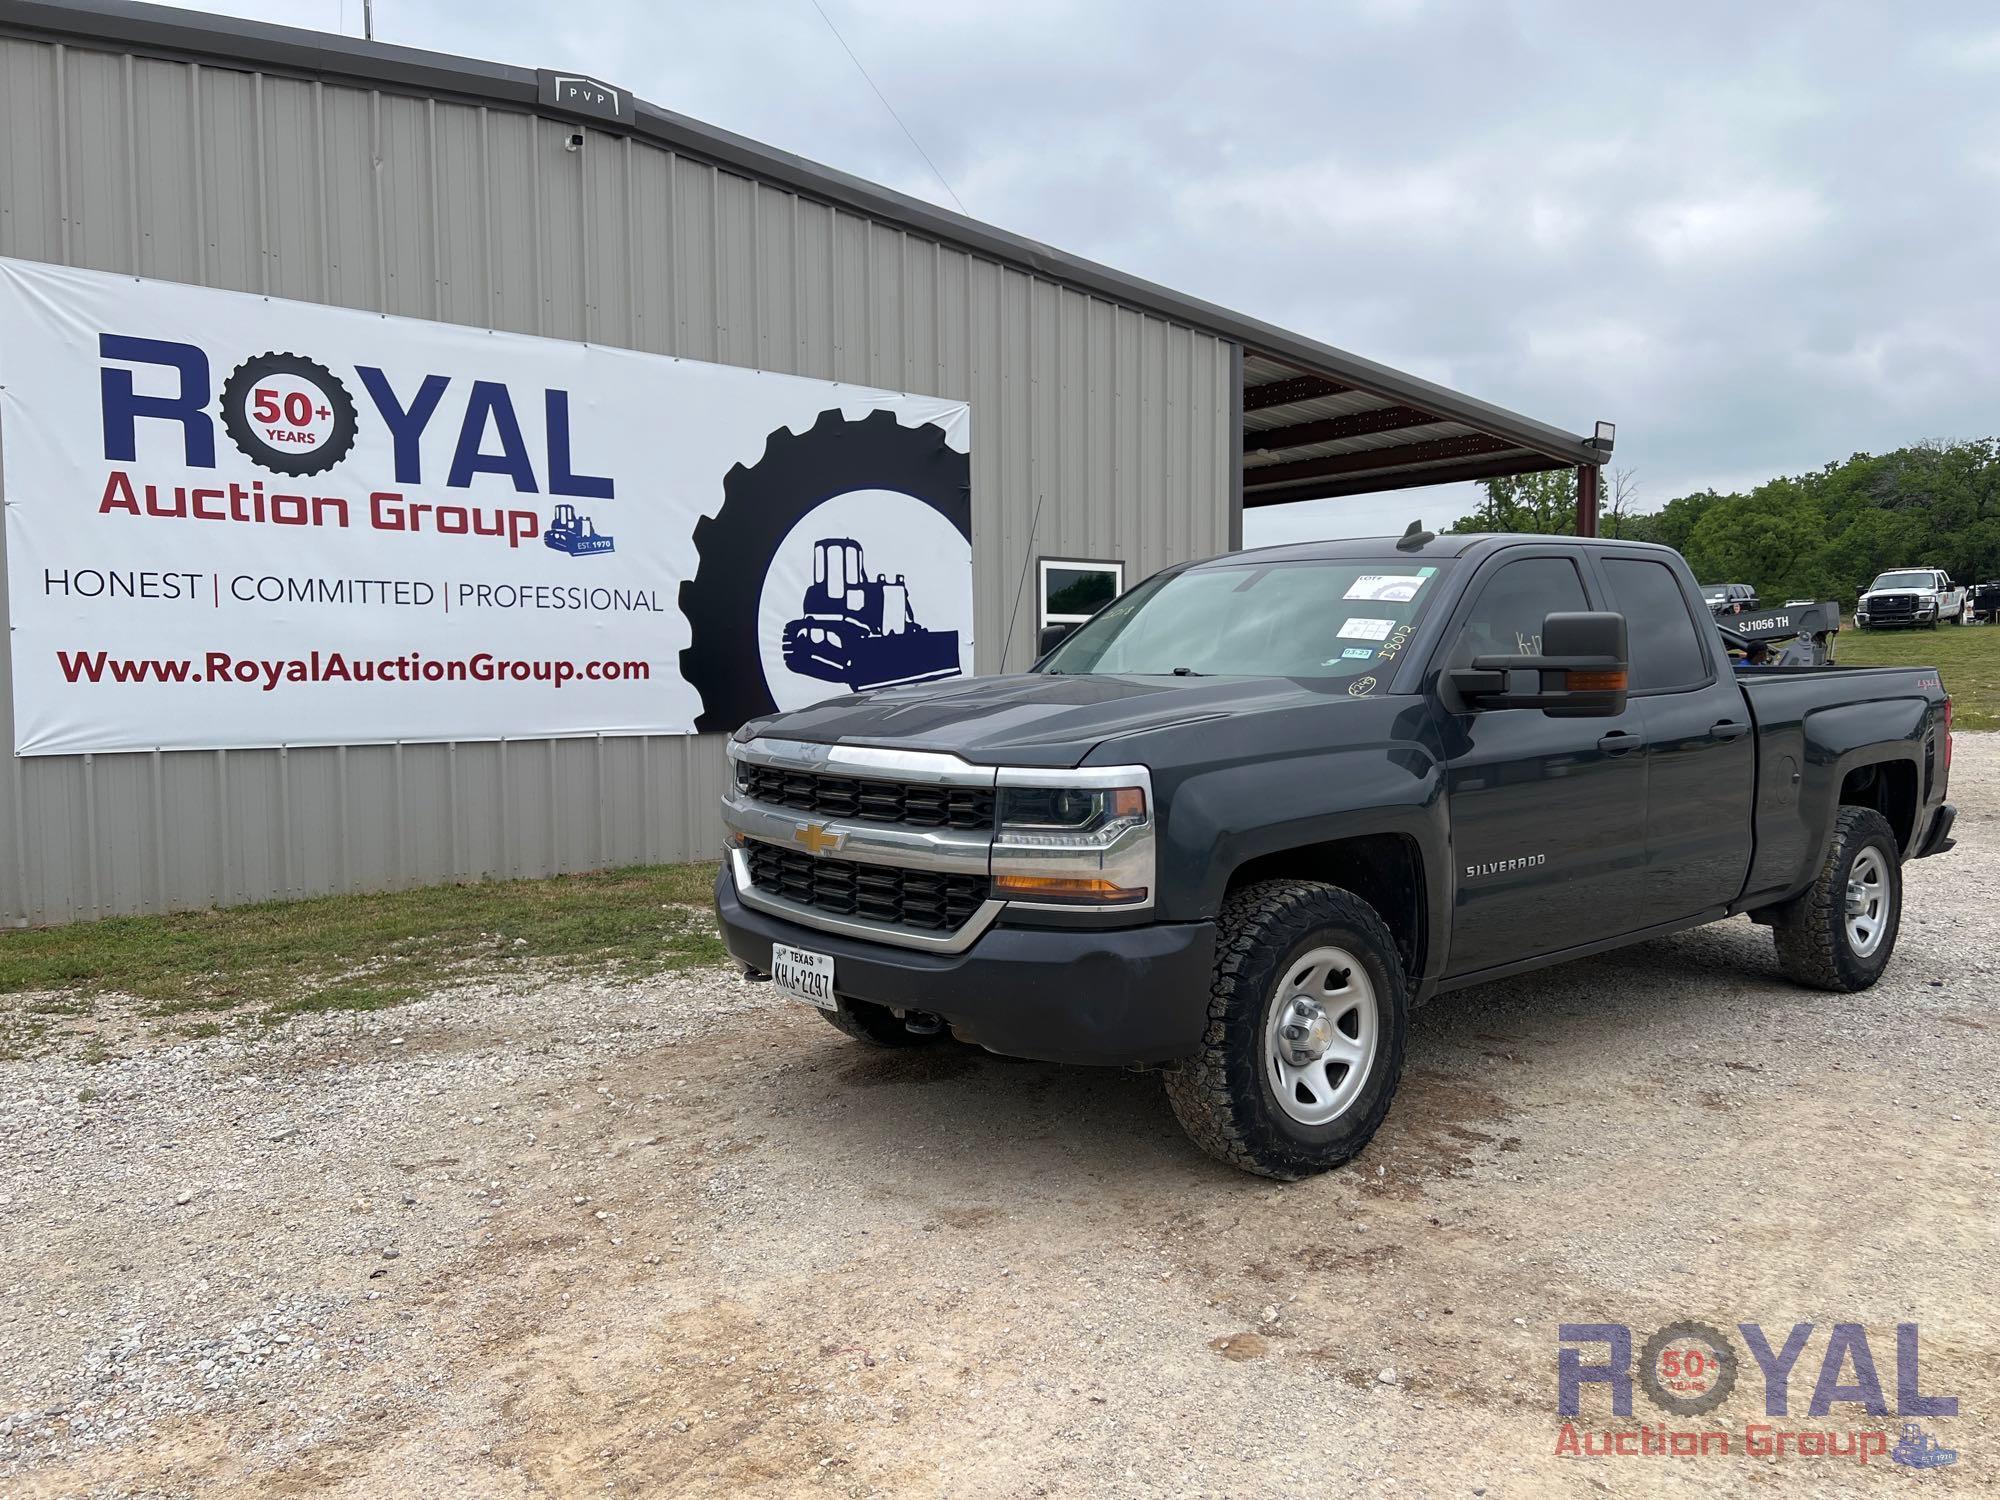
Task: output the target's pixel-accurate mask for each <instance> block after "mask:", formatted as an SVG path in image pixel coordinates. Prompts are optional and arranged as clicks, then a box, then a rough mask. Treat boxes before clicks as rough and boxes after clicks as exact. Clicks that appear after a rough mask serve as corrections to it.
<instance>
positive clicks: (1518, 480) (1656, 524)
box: [1452, 438, 2000, 605]
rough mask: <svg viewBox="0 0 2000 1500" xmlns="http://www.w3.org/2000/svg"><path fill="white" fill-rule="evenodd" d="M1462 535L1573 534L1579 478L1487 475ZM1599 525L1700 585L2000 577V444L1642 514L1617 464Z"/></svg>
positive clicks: (1935, 445) (1867, 461)
mask: <svg viewBox="0 0 2000 1500" xmlns="http://www.w3.org/2000/svg"><path fill="white" fill-rule="evenodd" d="M1482 484H1483V487H1484V489H1485V492H1486V496H1485V499H1484V500H1483V501H1482V502H1481V504H1480V506H1479V508H1478V509H1477V510H1475V511H1473V512H1472V514H1470V515H1468V516H1466V517H1465V518H1464V519H1463V520H1461V521H1459V522H1458V523H1457V524H1456V525H1455V526H1453V527H1452V530H1454V531H1461V532H1465V531H1525V532H1534V533H1539V534H1542V535H1570V534H1572V533H1574V532H1575V530H1576V473H1575V471H1574V470H1571V469H1556V470H1551V471H1549V472H1547V473H1542V474H1522V475H1516V476H1509V477H1506V478H1501V479H1488V480H1484V481H1482ZM1604 491H1605V492H1604V493H1603V494H1602V495H1601V497H1600V501H1599V516H1598V530H1599V532H1600V533H1601V534H1602V535H1604V536H1616V537H1623V538H1627V539H1630V540H1632V541H1640V542H1661V543H1664V544H1665V545H1667V546H1669V547H1673V548H1676V549H1677V550H1678V551H1680V552H1681V553H1682V554H1683V555H1685V556H1686V558H1687V560H1688V564H1689V566H1691V567H1692V568H1693V569H1694V571H1695V576H1696V577H1698V578H1699V579H1700V580H1701V581H1702V582H1703V583H1749V584H1754V585H1756V588H1757V592H1758V594H1759V595H1760V596H1761V597H1763V598H1765V599H1807V598H1811V599H1839V600H1841V601H1842V602H1843V603H1845V604H1849V605H1851V604H1853V602H1854V598H1855V595H1857V594H1858V593H1860V592H1861V590H1862V589H1864V588H1866V587H1867V586H1868V583H1869V581H1870V580H1871V579H1873V578H1874V577H1875V575H1876V574H1877V573H1880V572H1883V571H1884V570H1886V569H1889V568H1897V567H1936V568H1943V569H1945V570H1946V571H1947V572H1949V573H1950V574H1951V576H1952V577H1953V578H1954V579H1955V580H1957V581H1958V582H1961V583H1966V582H1980V581H1983V580H1986V579H1996V578H2000V441H1996V440H1995V439H1993V438H1978V439H1973V440H1970V441H1965V442H1950V443H1946V442H1931V443H1917V444H1914V445H1912V446H1910V447H1907V448H1898V449H1897V450H1896V451H1895V452H1893V453H1884V454H1870V453H1857V454H1855V455H1854V456H1853V457H1852V458H1850V459H1847V460H1845V461H1844V462H1841V463H1830V464H1827V465H1826V466H1825V467H1824V468H1822V469H1819V470H1818V471H1816V472H1814V473H1810V474H1796V475H1793V474H1785V475H1780V476H1778V477H1777V478H1775V479H1769V480H1766V481H1765V482H1764V483H1762V484H1760V485H1757V486H1756V487H1755V488H1754V489H1751V490H1749V491H1747V492H1744V493H1730V494H1723V493H1720V492H1718V491H1716V490H1712V489H1709V490H1701V491H1699V492H1697V493H1695V494H1692V495H1681V496H1677V497H1676V498H1674V499H1672V500H1669V501H1667V502H1666V504H1664V505H1662V506H1661V507H1660V508H1659V509H1658V510H1654V511H1640V510H1638V509H1637V506H1636V498H1637V485H1636V484H1635V483H1634V482H1633V479H1632V476H1631V475H1630V474H1624V473H1619V472H1618V471H1616V470H1613V471H1609V472H1607V474H1606V475H1605V484H1604Z"/></svg>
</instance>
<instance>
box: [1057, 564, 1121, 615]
mask: <svg viewBox="0 0 2000 1500" xmlns="http://www.w3.org/2000/svg"><path fill="white" fill-rule="evenodd" d="M1041 577H1042V620H1041V623H1042V625H1043V626H1049V625H1081V624H1082V623H1083V622H1084V621H1085V620H1088V619H1089V618H1090V617H1091V616H1092V615H1094V614H1096V613H1097V612H1098V611H1099V610H1100V609H1102V608H1104V606H1105V605H1107V604H1109V603H1110V602H1111V601H1112V600H1113V599H1116V598H1117V597H1118V596H1119V595H1120V594H1122V593H1124V592H1125V564H1123V563H1122V562H1095V561H1092V560H1090V559H1088V558H1078V557H1044V558H1042V559H1041Z"/></svg>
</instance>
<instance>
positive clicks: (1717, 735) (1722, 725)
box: [1708, 719, 1750, 744]
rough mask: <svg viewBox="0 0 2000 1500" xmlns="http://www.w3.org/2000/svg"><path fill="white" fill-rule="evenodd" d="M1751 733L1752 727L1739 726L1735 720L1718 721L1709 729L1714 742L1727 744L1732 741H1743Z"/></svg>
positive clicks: (1709, 735)
mask: <svg viewBox="0 0 2000 1500" xmlns="http://www.w3.org/2000/svg"><path fill="white" fill-rule="evenodd" d="M1749 732H1750V726H1749V725H1748V724H1739V723H1738V722H1737V721H1736V720H1734V719H1717V720H1716V721H1715V724H1714V725H1713V726H1712V727H1711V728H1710V729H1709V731H1708V737H1709V738H1710V739H1712V740H1721V741H1722V742H1724V743H1725V744H1726V743H1728V742H1729V741H1730V740H1734V739H1741V738H1742V737H1743V736H1744V735H1746V734H1748V733H1749Z"/></svg>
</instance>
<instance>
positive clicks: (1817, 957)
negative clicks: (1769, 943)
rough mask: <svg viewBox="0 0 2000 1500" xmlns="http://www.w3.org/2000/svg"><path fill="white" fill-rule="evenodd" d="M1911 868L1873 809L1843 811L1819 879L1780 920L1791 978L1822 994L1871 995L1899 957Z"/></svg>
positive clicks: (1781, 951)
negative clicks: (1899, 935)
mask: <svg viewBox="0 0 2000 1500" xmlns="http://www.w3.org/2000/svg"><path fill="white" fill-rule="evenodd" d="M1902 907H1903V866H1902V856H1901V853H1900V851H1899V850H1898V849H1897V847H1896V832H1895V830H1894V829H1893V828H1891V827H1890V826H1889V820H1888V819H1887V818H1885V817H1883V816H1882V815H1881V814H1880V813H1879V812H1877V811H1875V809H1874V808H1872V807H1843V808H1841V809H1840V814H1839V816H1838V817H1837V818H1835V820H1834V825H1833V837H1832V839H1831V840H1829V841H1828V843H1827V849H1826V858H1825V859H1824V861H1822V862H1821V865H1820V868H1819V874H1818V875H1817V876H1816V877H1815V878H1814V880H1813V883H1812V884H1811V885H1809V886H1807V887H1806V889H1805V892H1804V893H1803V894H1802V895H1800V896H1798V897H1796V898H1795V899H1793V900H1791V901H1789V902H1787V903H1786V904H1785V905H1784V906H1782V907H1779V908H1778V910H1777V911H1776V912H1775V913H1774V914H1773V919H1772V923H1771V933H1772V936H1773V937H1775V938H1776V939H1777V944H1778V962H1779V964H1780V965H1782V966H1783V968H1784V971H1785V973H1786V975H1787V976H1789V977H1790V978H1792V979H1794V980H1796V981H1798V983H1800V984H1808V985H1811V986H1812V987H1813V988H1814V989H1821V990H1865V989H1867V988H1868V987H1869V986H1870V985H1872V984H1873V983H1874V982H1875V981H1876V980H1878V979H1880V978H1881V977H1882V971H1883V970H1884V969H1885V968H1887V967H1888V966H1889V957H1890V955H1891V954H1893V953H1894V952H1895V951H1896V933H1897V929H1898V927H1899V925H1900V923H1901V920H1902Z"/></svg>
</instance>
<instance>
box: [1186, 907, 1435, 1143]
mask: <svg viewBox="0 0 2000 1500" xmlns="http://www.w3.org/2000/svg"><path fill="white" fill-rule="evenodd" d="M1326 944H1332V945H1335V946H1338V947H1341V948H1345V949H1346V950H1347V951H1348V952H1350V953H1352V954H1354V955H1355V957H1357V958H1358V959H1360V960H1361V962H1362V964H1363V965H1364V966H1365V967H1366V968H1367V969H1368V977H1369V980H1370V982H1371V983H1372V984H1373V985H1374V987H1375V994H1376V1005H1377V1009H1378V1012H1379V1016H1378V1021H1377V1024H1378V1026H1379V1028H1380V1035H1381V1041H1380V1044H1379V1045H1378V1046H1377V1048H1376V1050H1375V1059H1374V1062H1373V1063H1372V1064H1371V1066H1370V1069H1369V1077H1368V1080H1367V1082H1366V1083H1365V1084H1364V1085H1363V1088H1362V1091H1361V1094H1360V1096H1359V1097H1357V1098H1356V1099H1355V1101H1354V1103H1353V1104H1352V1105H1351V1106H1350V1107H1349V1108H1348V1109H1347V1111H1346V1112H1345V1113H1343V1114H1341V1115H1340V1116H1338V1117H1337V1118H1335V1119H1333V1120H1330V1121H1328V1122H1327V1123H1326V1124H1324V1125H1313V1126H1308V1125H1302V1124H1300V1123H1299V1122H1298V1121H1296V1120H1293V1119H1292V1118H1291V1117H1290V1116H1288V1115H1286V1114H1285V1112H1284V1111H1283V1110H1282V1109H1280V1108H1279V1106H1278V1103H1277V1099H1276V1097H1275V1096H1274V1095H1273V1093H1272V1092H1271V1085H1270V1082H1269V1080H1268V1078H1267V1075H1266V1070H1265V1067H1264V1033H1265V1019H1266V1016H1267V1014H1268V1009H1269V1007H1270V1006H1271V1005H1272V1004H1274V1003H1275V1002H1276V999H1277V988H1278V981H1279V980H1280V979H1281V978H1282V977H1283V976H1284V974H1285V972H1286V971H1287V969H1288V968H1289V966H1290V964H1291V962H1292V960H1293V959H1294V958H1295V957H1296V956H1297V955H1299V954H1302V953H1304V952H1306V951H1308V950H1309V949H1311V948H1314V947H1318V946H1322V945H1326ZM1406 990H1407V984H1406V981H1405V979H1404V975H1403V960H1402V956H1401V955H1400V954H1399V953H1398V952H1397V951H1396V941H1395V939H1394V938H1393V937H1391V936H1390V934H1389V929H1388V927H1387V926H1386V925H1385V924H1384V923H1383V921H1382V919H1381V917H1380V916H1378V915H1377V914H1376V912H1375V908H1374V907H1372V906H1370V905H1369V904H1368V903H1367V902H1366V901H1363V900H1362V899H1361V898H1360V897H1359V896H1357V895H1355V894H1354V893H1353V892H1352V891H1346V890H1342V889H1341V888H1340V887H1339V886H1335V885H1327V884H1325V883H1324V882H1321V881H1316V880H1267V881H1261V882H1259V883H1258V884H1256V885H1249V886H1245V887H1244V888H1243V889H1241V890H1239V891H1237V892H1235V893H1234V894H1232V895H1231V896H1230V897H1229V898H1228V899H1227V900H1226V901H1224V902H1223V905H1222V915H1221V918H1220V920H1219V922H1218V923H1217V932H1216V946H1215V977H1214V980H1213V981H1212V983H1211V985H1210V987H1209V1005H1208V1027H1207V1030H1206V1031H1205V1032H1204V1033H1203V1036H1202V1043H1201V1048H1200V1050H1199V1051H1198V1052H1196V1053H1195V1055H1194V1056H1192V1057H1189V1058H1185V1059H1183V1060H1182V1061H1181V1062H1180V1063H1179V1064H1178V1065H1177V1066H1175V1067H1174V1068H1172V1069H1171V1070H1169V1071H1167V1072H1166V1073H1165V1074H1163V1075H1162V1077H1163V1079H1164V1081H1165V1083H1166V1088H1167V1099H1168V1101H1169V1102H1170V1103H1171V1104H1172V1105H1173V1110H1174V1116H1175V1118H1176V1119H1178V1120H1179V1121H1180V1122H1181V1128H1182V1129H1184V1130H1185V1131H1187V1133H1188V1135H1189V1136H1190V1137H1191V1138H1192V1139H1193V1141H1194V1143H1195V1144H1196V1145H1197V1146H1200V1147H1201V1149H1202V1150H1204V1151H1206V1152H1207V1153H1208V1154H1209V1155H1210V1156H1212V1157H1214V1158H1215V1159H1216V1160H1217V1161H1221V1162H1226V1163H1228V1164H1229V1165H1230V1166H1232V1167H1240V1168H1241V1169H1242V1170H1244V1171H1246V1172H1255V1173H1257V1174H1258V1175H1260V1176H1263V1177H1275V1178H1277V1179H1279V1180H1280V1181H1284V1182H1293V1181H1296V1180H1298V1179H1299V1178H1301V1177H1309V1176H1311V1175H1312V1174H1313V1173H1315V1172H1324V1171H1327V1170H1328V1169H1330V1168H1333V1167H1337V1166H1339V1165H1341V1163H1343V1162H1345V1161H1347V1160H1349V1159H1350V1158H1352V1157H1353V1156H1354V1155H1355V1154H1356V1153H1357V1152H1359V1151H1360V1150H1361V1148H1362V1147H1363V1146H1365V1145H1367V1144H1368V1141H1369V1138H1370V1137H1371V1136H1373V1135H1374V1134H1375V1131H1376V1129H1377V1128H1378V1127H1379V1126H1380V1125H1381V1123H1382V1120H1383V1117H1384V1116H1385V1115H1387V1114H1388V1112H1389V1102H1390V1100H1392V1099H1393V1098H1394V1097H1395V1094H1396V1084H1397V1082H1398V1081H1399V1080H1400V1079H1401V1077H1402V1073H1403V1042H1404V1036H1405V1034H1406V1032H1407V1030H1408V997H1407V994H1406Z"/></svg>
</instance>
